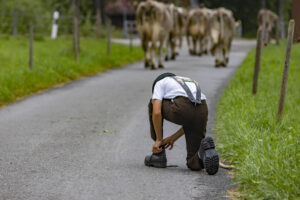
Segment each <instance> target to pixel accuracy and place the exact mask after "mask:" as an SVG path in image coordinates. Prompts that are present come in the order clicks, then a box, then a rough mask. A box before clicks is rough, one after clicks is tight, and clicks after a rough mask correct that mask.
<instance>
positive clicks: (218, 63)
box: [215, 44, 222, 67]
mask: <svg viewBox="0 0 300 200" xmlns="http://www.w3.org/2000/svg"><path fill="white" fill-rule="evenodd" d="M221 56H222V48H221V45H220V44H218V45H217V46H216V48H215V66H216V67H220V66H221V65H222V58H221Z"/></svg>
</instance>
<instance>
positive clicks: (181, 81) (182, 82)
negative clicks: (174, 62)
mask: <svg viewBox="0 0 300 200" xmlns="http://www.w3.org/2000/svg"><path fill="white" fill-rule="evenodd" d="M172 78H173V79H174V80H175V81H176V82H178V83H179V85H181V87H182V88H183V89H184V91H185V92H186V94H187V96H188V98H189V99H190V101H191V102H192V103H195V104H201V89H200V86H199V83H198V82H196V81H194V80H192V79H183V78H180V77H178V76H172ZM186 82H193V83H194V84H195V85H196V88H197V92H196V99H195V98H194V95H193V94H192V92H191V90H190V88H189V87H188V86H187V84H186Z"/></svg>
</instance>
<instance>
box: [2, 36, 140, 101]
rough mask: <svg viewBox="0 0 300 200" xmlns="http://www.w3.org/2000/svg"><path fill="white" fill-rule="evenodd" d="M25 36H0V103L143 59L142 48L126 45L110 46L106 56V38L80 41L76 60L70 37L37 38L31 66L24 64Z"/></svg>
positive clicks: (26, 53) (25, 60)
mask: <svg viewBox="0 0 300 200" xmlns="http://www.w3.org/2000/svg"><path fill="white" fill-rule="evenodd" d="M28 55H29V53H28V39H27V38H17V39H13V38H9V37H3V38H0V106H1V105H5V104H7V103H9V102H13V101H15V100H16V99H18V98H22V97H24V96H27V95H29V94H31V93H35V92H38V91H40V90H43V89H47V88H50V87H53V86H55V85H58V84H62V83H65V82H68V81H71V80H75V79H78V78H80V77H82V76H87V75H93V74H96V73H98V72H102V71H105V70H108V69H111V68H114V67H118V66H121V65H124V64H127V63H132V62H134V61H137V60H140V59H142V58H143V53H142V50H141V49H140V48H139V47H134V48H133V51H132V52H130V50H129V47H128V46H126V45H120V44H113V43H112V45H111V54H110V56H107V55H106V41H105V40H97V39H93V38H82V39H81V40H80V58H79V62H77V63H76V62H75V61H74V56H73V50H72V38H71V37H65V38H60V39H58V40H50V39H41V40H39V41H35V42H34V67H33V70H32V71H31V70H29V67H28Z"/></svg>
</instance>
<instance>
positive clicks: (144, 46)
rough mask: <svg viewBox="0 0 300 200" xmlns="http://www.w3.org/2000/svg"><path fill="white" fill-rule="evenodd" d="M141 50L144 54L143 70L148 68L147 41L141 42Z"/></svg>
mask: <svg viewBox="0 0 300 200" xmlns="http://www.w3.org/2000/svg"><path fill="white" fill-rule="evenodd" d="M142 48H143V51H144V54H145V68H147V67H149V66H150V63H149V48H148V41H146V40H145V39H143V40H142Z"/></svg>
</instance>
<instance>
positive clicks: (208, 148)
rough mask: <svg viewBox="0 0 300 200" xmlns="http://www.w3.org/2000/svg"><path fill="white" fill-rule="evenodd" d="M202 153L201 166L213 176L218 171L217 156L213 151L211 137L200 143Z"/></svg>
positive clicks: (213, 144) (213, 145)
mask: <svg viewBox="0 0 300 200" xmlns="http://www.w3.org/2000/svg"><path fill="white" fill-rule="evenodd" d="M201 146H202V151H203V152H204V157H203V164H204V168H205V169H206V172H207V173H208V174H209V175H214V174H216V173H217V172H218V170H219V156H218V153H217V152H216V150H215V143H214V141H213V139H212V138H211V137H206V138H204V139H203V140H202V142H201Z"/></svg>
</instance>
